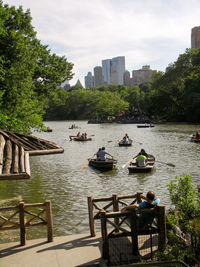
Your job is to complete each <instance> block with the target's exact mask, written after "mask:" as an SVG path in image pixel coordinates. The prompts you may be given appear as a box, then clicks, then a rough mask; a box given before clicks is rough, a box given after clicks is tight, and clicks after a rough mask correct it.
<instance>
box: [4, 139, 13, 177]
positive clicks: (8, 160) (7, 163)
mask: <svg viewBox="0 0 200 267" xmlns="http://www.w3.org/2000/svg"><path fill="white" fill-rule="evenodd" d="M11 164H12V143H11V141H10V140H7V142H6V161H5V165H4V169H3V173H6V174H8V173H10V169H11Z"/></svg>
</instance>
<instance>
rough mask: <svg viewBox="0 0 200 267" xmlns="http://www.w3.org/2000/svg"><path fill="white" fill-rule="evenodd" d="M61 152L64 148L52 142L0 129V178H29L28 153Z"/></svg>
mask: <svg viewBox="0 0 200 267" xmlns="http://www.w3.org/2000/svg"><path fill="white" fill-rule="evenodd" d="M63 152H64V149H63V148H62V147H59V146H58V145H56V144H55V143H54V142H50V141H47V140H44V139H41V138H37V137H35V136H31V135H24V134H17V133H13V132H10V131H2V130H0V180H7V179H9V180H12V179H29V178H30V176H31V175H30V163H29V155H30V156H36V155H46V154H55V153H63Z"/></svg>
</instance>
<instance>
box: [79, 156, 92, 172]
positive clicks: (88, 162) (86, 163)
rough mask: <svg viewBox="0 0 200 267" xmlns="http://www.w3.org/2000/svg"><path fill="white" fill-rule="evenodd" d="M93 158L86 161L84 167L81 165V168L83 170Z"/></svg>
mask: <svg viewBox="0 0 200 267" xmlns="http://www.w3.org/2000/svg"><path fill="white" fill-rule="evenodd" d="M94 156H95V155H94ZM94 156H93V157H91V158H90V159H89V160H88V162H87V163H85V165H83V166H82V167H81V168H82V169H84V168H85V167H86V166H87V165H88V163H89V162H90V161H91V160H92V159H93V158H94Z"/></svg>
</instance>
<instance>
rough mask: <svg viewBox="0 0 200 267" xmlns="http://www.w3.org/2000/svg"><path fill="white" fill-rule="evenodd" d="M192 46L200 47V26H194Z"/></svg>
mask: <svg viewBox="0 0 200 267" xmlns="http://www.w3.org/2000/svg"><path fill="white" fill-rule="evenodd" d="M191 48H200V26H198V27H194V28H192V33H191Z"/></svg>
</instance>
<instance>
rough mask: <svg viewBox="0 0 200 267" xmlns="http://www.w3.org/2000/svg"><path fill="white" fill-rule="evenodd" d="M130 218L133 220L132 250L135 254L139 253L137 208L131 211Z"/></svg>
mask: <svg viewBox="0 0 200 267" xmlns="http://www.w3.org/2000/svg"><path fill="white" fill-rule="evenodd" d="M130 220H131V238H132V252H133V255H136V256H137V255H139V250H138V235H137V224H136V220H137V215H136V209H131V211H130Z"/></svg>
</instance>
